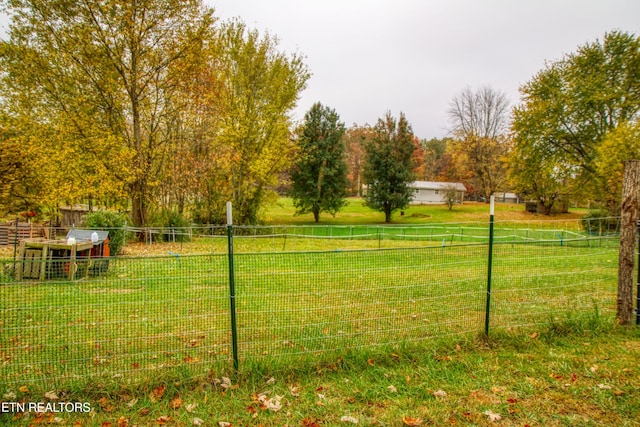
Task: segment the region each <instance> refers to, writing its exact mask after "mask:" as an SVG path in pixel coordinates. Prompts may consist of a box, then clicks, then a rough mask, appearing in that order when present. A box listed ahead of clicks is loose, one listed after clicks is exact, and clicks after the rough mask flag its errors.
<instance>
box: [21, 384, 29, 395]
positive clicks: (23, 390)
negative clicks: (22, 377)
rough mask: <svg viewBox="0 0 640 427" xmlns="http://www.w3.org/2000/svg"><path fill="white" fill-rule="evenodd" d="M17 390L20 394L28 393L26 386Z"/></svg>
mask: <svg viewBox="0 0 640 427" xmlns="http://www.w3.org/2000/svg"><path fill="white" fill-rule="evenodd" d="M18 390H20V393H29V387H27V386H26V385H23V386H21V387H20V388H19V389H18Z"/></svg>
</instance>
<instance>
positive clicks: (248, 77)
mask: <svg viewBox="0 0 640 427" xmlns="http://www.w3.org/2000/svg"><path fill="white" fill-rule="evenodd" d="M221 34H222V38H221V42H222V57H221V64H222V70H223V75H222V78H223V81H224V89H223V91H222V93H221V96H222V101H223V107H224V110H225V114H224V115H223V118H222V121H221V129H220V134H219V136H218V141H219V142H220V143H221V146H222V147H228V148H229V149H230V150H231V152H232V155H231V163H230V168H229V169H228V173H229V187H230V188H231V189H232V193H231V196H232V201H233V203H234V215H235V218H236V221H237V222H238V223H240V224H256V223H258V222H259V220H260V218H259V214H260V209H261V208H262V207H263V206H264V203H265V201H266V200H267V199H268V196H269V194H272V195H275V193H274V192H273V191H272V190H271V189H272V188H273V187H275V186H276V184H277V180H278V177H279V174H280V173H281V172H282V171H284V170H286V169H287V168H289V167H290V166H291V164H292V159H293V154H294V152H295V148H296V147H295V143H294V141H293V138H292V135H291V133H290V127H291V119H290V112H291V110H292V109H293V108H294V107H295V106H296V103H297V100H298V97H299V95H300V92H301V91H302V90H303V89H304V88H305V87H306V82H307V80H308V79H309V76H310V74H309V71H308V70H307V67H306V66H305V65H304V63H303V61H302V58H301V57H300V56H299V55H296V54H293V55H288V54H286V53H283V52H280V51H278V50H277V40H276V38H275V37H272V36H270V35H268V34H267V35H264V36H261V35H260V34H259V33H258V31H255V30H249V29H247V27H246V25H244V24H243V23H241V22H239V21H232V22H229V23H227V24H225V25H224V26H223V28H222V30H221Z"/></svg>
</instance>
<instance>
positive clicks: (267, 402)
mask: <svg viewBox="0 0 640 427" xmlns="http://www.w3.org/2000/svg"><path fill="white" fill-rule="evenodd" d="M280 400H282V396H278V395H276V396H273V397H272V398H268V397H267V396H266V395H265V394H261V395H260V396H259V398H258V401H259V402H260V404H262V405H263V406H264V408H265V409H268V410H270V411H273V412H278V411H279V410H280V409H282V403H281V402H280Z"/></svg>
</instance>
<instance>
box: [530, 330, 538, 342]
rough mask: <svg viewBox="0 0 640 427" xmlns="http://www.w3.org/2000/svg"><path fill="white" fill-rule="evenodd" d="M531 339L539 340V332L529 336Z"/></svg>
mask: <svg viewBox="0 0 640 427" xmlns="http://www.w3.org/2000/svg"><path fill="white" fill-rule="evenodd" d="M529 338H531V339H532V340H534V339H536V338H538V333H537V332H534V333H532V334H531V335H529Z"/></svg>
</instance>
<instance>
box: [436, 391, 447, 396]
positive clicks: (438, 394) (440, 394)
mask: <svg viewBox="0 0 640 427" xmlns="http://www.w3.org/2000/svg"><path fill="white" fill-rule="evenodd" d="M433 395H434V396H435V397H447V392H446V391H444V390H436V391H434V392H433Z"/></svg>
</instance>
